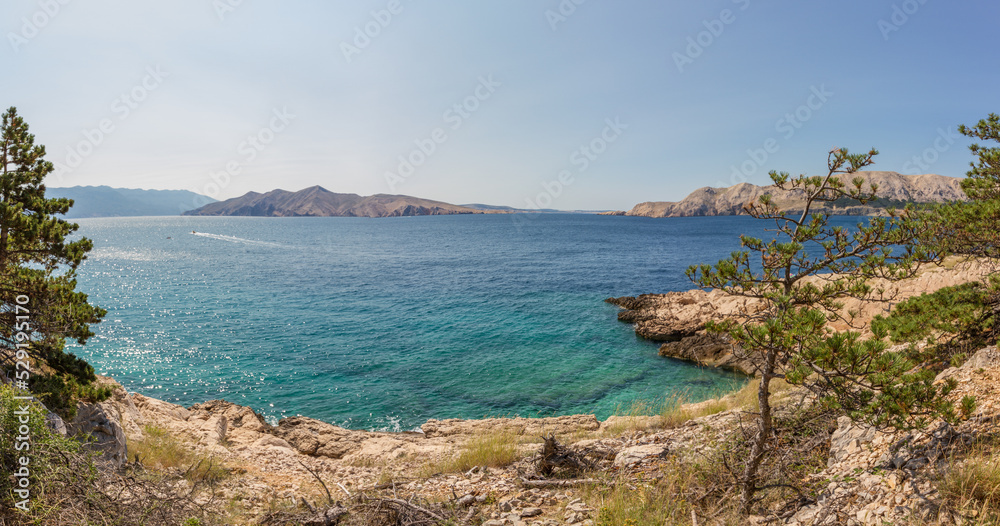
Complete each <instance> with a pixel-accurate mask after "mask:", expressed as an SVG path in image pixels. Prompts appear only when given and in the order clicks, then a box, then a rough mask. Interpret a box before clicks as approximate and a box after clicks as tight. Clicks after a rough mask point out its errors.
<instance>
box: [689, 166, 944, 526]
mask: <svg viewBox="0 0 1000 526" xmlns="http://www.w3.org/2000/svg"><path fill="white" fill-rule="evenodd" d="M877 154H878V152H877V151H875V150H871V151H869V152H867V153H864V154H850V153H848V152H847V150H841V149H837V150H834V151H832V152H830V154H829V156H828V157H827V167H828V171H827V174H826V175H825V176H805V175H802V176H799V177H797V178H790V177H789V175H788V174H787V173H777V172H771V174H770V175H771V179H772V180H773V181H774V184H775V185H776V186H777V187H779V188H782V189H788V188H791V189H798V190H800V191H801V192H802V193H803V195H804V197H805V205H804V210H802V211H801V212H800V213H791V212H785V211H782V210H781V209H779V208H778V206H777V205H776V204H775V203H774V202H773V201H772V200H771V197H770V195H764V196H762V197H761V198H760V200H759V202H756V203H749V204H748V205H747V206H746V207H745V210H746V211H747V212H748V213H749V214H750V215H751V216H753V217H755V218H759V219H766V220H769V221H773V222H774V224H775V227H776V228H775V231H776V233H777V235H776V236H775V238H774V239H773V240H770V241H767V242H765V241H763V240H761V239H757V238H752V237H748V236H741V237H740V240H741V244H742V247H743V248H744V250H742V251H739V252H734V253H733V254H732V256H731V257H730V258H728V259H725V260H722V261H720V262H719V263H717V264H716V265H714V266H710V265H699V266H693V267H691V268H689V269H688V276H689V277H690V278H691V279H692V280H693V281H694V282H695V283H696V284H697V285H699V286H700V287H702V288H711V289H720V290H723V291H725V292H727V293H729V294H733V295H737V296H743V297H746V298H753V299H755V300H757V303H758V305H759V307H760V308H759V309H757V310H753V311H748V312H744V313H742V314H741V315H739V316H736V317H735V318H732V319H727V320H723V321H721V322H717V323H711V324H709V330H710V331H713V332H716V333H722V334H727V335H728V336H729V337H730V339H731V341H732V343H733V345H734V349H736V350H737V352H740V353H745V354H746V356H747V357H748V358H750V359H751V360H752V362H753V363H755V364H757V374H758V376H759V377H760V386H759V388H758V393H757V398H758V402H759V407H760V409H759V411H758V412H757V413H756V415H755V418H754V420H755V423H756V425H755V429H754V430H753V431H752V433H751V436H750V440H749V442H750V451H749V453H748V456H747V457H746V460H745V463H744V465H743V468H742V472H741V473H739V474H737V477H736V478H737V482H738V484H739V487H740V503H739V507H740V510H741V511H742V512H743V513H745V514H746V513H749V512H750V510H751V508H752V506H753V504H754V502H755V494H756V493H757V491H758V490H759V489H760V488H759V482H758V480H757V477H758V472H759V468H760V466H761V464H762V462H763V461H764V460H765V458H766V457H767V456H768V455H769V454H770V453H771V452H772V451H773V449H774V447H775V445H774V440H773V439H774V437H773V432H774V421H773V419H774V415H773V414H772V413H773V408H772V407H771V404H770V401H769V398H770V386H771V382H772V380H774V379H776V378H782V379H784V380H786V381H787V382H788V383H791V384H793V385H801V386H804V387H806V388H808V389H809V390H810V391H812V392H813V393H815V394H816V396H817V398H818V400H819V401H820V402H821V403H822V404H824V405H825V406H827V407H829V408H832V409H835V410H838V411H841V412H843V413H845V414H847V415H849V416H850V417H851V418H852V419H855V420H860V421H865V422H867V423H870V424H872V425H876V426H894V427H900V428H906V427H911V426H921V425H923V424H925V423H926V422H927V421H928V418H929V417H931V416H939V415H943V416H945V417H948V418H952V417H953V415H954V411H953V408H952V406H951V404H950V403H948V402H946V401H945V400H944V395H946V394H947V393H948V391H950V390H951V389H952V388H953V385H951V384H946V385H942V386H934V385H933V380H934V372H933V371H931V370H929V369H926V368H922V367H921V365H922V363H921V360H922V357H921V356H919V355H918V354H916V353H915V352H914V351H912V350H898V351H890V350H887V348H886V344H885V343H884V341H883V340H882V338H884V336H885V331H884V330H882V331H878V332H877V333H876V335H875V336H876V337H875V338H871V339H864V338H862V337H861V334H860V333H859V332H857V331H847V332H841V333H837V332H834V331H832V330H831V329H830V328H829V325H828V322H829V321H831V320H833V319H836V318H838V317H839V318H840V319H841V320H843V321H847V322H851V321H852V320H851V319H850V316H849V315H848V316H846V317H845V316H844V315H843V314H841V313H840V310H841V308H842V303H841V300H843V299H844V298H848V297H855V298H876V297H878V296H880V295H881V294H882V291H881V290H878V289H876V288H874V287H873V285H872V280H873V278H882V279H888V280H897V279H903V278H906V277H909V276H911V275H912V274H913V273H914V272H915V271H916V268H917V265H918V264H919V263H920V262H922V261H929V260H931V259H934V257H935V256H936V254H934V253H929V252H927V251H926V250H925V249H924V248H923V247H922V246H920V245H917V244H914V243H912V241H913V240H914V239H916V238H917V237H918V234H919V233H920V232H922V231H923V229H925V228H926V224H925V219H922V218H921V216H919V215H917V214H915V213H914V212H913V211H912V210H910V209H906V210H903V211H900V212H897V211H895V210H889V217H877V218H872V219H870V220H869V222H868V224H859V225H858V226H857V228H856V230H854V231H850V230H849V229H845V228H841V227H835V226H831V225H830V223H829V219H830V218H829V216H828V215H827V214H824V213H816V212H814V209H815V208H817V205H818V204H821V203H824V202H833V201H837V200H838V199H839V200H843V199H845V198H848V199H852V200H856V201H859V202H861V203H866V202H869V201H871V200H873V199H875V198H876V196H875V193H876V191H877V187H876V186H875V185H866V184H865V181H864V180H863V179H862V178H858V177H856V178H854V179H853V180H852V181H851V182H850V184H847V183H846V182H845V179H846V177H844V176H843V174H852V173H855V172H857V171H858V170H860V169H861V168H863V167H865V166H869V165H871V164H872V163H873V158H874V156H875V155H877ZM751 255H753V257H751Z"/></svg>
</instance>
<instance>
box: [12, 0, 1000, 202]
mask: <svg viewBox="0 0 1000 526" xmlns="http://www.w3.org/2000/svg"><path fill="white" fill-rule="evenodd" d="M0 25H2V26H0V27H2V30H3V32H4V34H5V39H4V40H5V46H4V48H3V49H2V50H0V64H2V66H3V68H2V70H3V75H2V76H0V105H3V106H4V107H7V106H17V107H18V109H19V111H20V113H21V114H22V115H23V116H24V117H25V118H26V119H27V121H28V123H29V124H30V125H31V127H32V131H33V132H34V133H35V134H36V138H37V141H38V142H40V143H42V144H45V145H46V146H47V148H48V152H49V160H51V161H53V162H55V163H57V165H59V166H60V168H59V171H58V175H57V176H53V177H51V178H50V180H49V181H47V183H48V185H49V186H50V187H58V186H75V185H100V184H106V185H111V186H119V187H130V188H160V189H188V190H194V191H197V192H199V193H205V194H209V195H215V196H216V197H220V198H229V197H234V196H238V195H242V194H243V193H245V192H247V191H250V190H254V191H267V190H271V189H274V188H283V189H286V190H299V189H301V188H304V187H307V186H312V185H316V184H319V185H322V186H324V187H325V188H327V189H329V190H332V191H335V192H353V193H359V194H364V195H368V194H374V193H401V194H408V195H416V196H420V197H426V198H431V199H439V200H443V201H448V202H452V203H469V202H480V203H490V204H506V205H513V206H518V207H527V206H530V205H541V206H544V207H553V208H561V209H627V208H629V207H631V206H632V205H634V204H635V203H637V202H640V201H648V200H678V199H681V198H683V197H684V196H685V195H687V194H688V193H689V192H691V191H692V190H694V189H696V188H698V187H702V186H728V185H730V184H733V183H735V182H740V181H741V180H743V179H744V178H745V179H746V180H747V181H749V182H753V183H766V182H768V181H769V179H768V178H767V172H768V171H769V170H772V169H778V170H784V171H789V172H793V173H799V172H808V173H818V172H820V171H822V170H823V169H824V168H825V162H826V154H827V152H828V151H829V150H830V149H831V148H833V147H837V146H843V147H847V148H850V149H854V150H862V149H867V148H870V147H872V146H874V147H877V148H878V149H879V150H880V151H881V152H882V154H881V155H880V156H879V157H878V163H877V164H876V166H875V169H881V170H894V171H899V172H903V173H940V174H944V175H952V176H962V175H964V173H965V171H966V169H967V165H968V162H969V161H970V160H971V156H970V154H969V152H968V150H967V148H966V146H967V145H968V144H969V141H967V140H966V139H965V138H960V137H957V136H956V135H955V133H954V129H955V127H956V125H958V124H960V123H966V124H970V123H974V122H975V121H977V120H978V119H979V118H982V117H984V116H985V115H986V114H987V113H989V112H1000V100H998V97H997V95H998V89H997V88H998V85H1000V82H998V81H1000V67H998V65H1000V64H998V61H997V56H998V54H997V50H998V48H1000V31H998V27H1000V4H998V3H996V2H995V1H994V0H966V1H960V2H955V1H951V2H945V1H944V0H906V1H899V0H839V1H818V0H813V1H769V2H768V1H763V0H711V1H697V2H696V1H683V2H682V1H664V0H659V1H654V0H642V1H640V0H615V1H611V0H502V1H500V0H496V1H492V2H489V1H458V0H452V1H449V2H444V1H432V0H421V1H412V0H391V1H387V0H376V1H354V2H325V1H320V0H290V1H283V2H277V1H265V0H171V1H170V2H167V1H155V2H154V1H150V0H133V1H130V2H122V1H110V0H87V1H84V0H6V1H4V2H3V3H2V4H0ZM765 147H766V149H765ZM914 158H916V160H914ZM401 160H402V162H401ZM227 169H228V170H229V172H228V173H227Z"/></svg>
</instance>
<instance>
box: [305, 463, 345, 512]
mask: <svg viewBox="0 0 1000 526" xmlns="http://www.w3.org/2000/svg"><path fill="white" fill-rule="evenodd" d="M298 462H299V465H300V466H302V467H304V468H306V471H308V472H309V474H310V475H312V476H313V477H316V480H318V481H319V484H320V486H323V491H325V492H326V499H327V504H328V505H330V506H333V495H331V494H330V488H328V487H326V483H325V482H323V479H321V478H319V475H317V474H316V472H315V471H313V470H312V468H310V467H309V466H307V465H305V463H303V462H302V461H301V460H299V461H298ZM340 487H341V488H343V486H340ZM344 491H345V492H346V491H347V490H346V489H345V490H344ZM347 496H348V497H350V496H351V494H350V493H348V494H347Z"/></svg>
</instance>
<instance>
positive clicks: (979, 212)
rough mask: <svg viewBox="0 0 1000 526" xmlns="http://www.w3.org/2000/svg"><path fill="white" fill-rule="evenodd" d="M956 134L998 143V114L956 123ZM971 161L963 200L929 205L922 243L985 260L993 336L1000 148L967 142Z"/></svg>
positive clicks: (998, 328) (999, 298) (999, 270)
mask: <svg viewBox="0 0 1000 526" xmlns="http://www.w3.org/2000/svg"><path fill="white" fill-rule="evenodd" d="M958 131H959V133H961V134H963V135H965V136H967V137H972V138H974V139H980V140H984V141H994V142H1000V116H997V115H996V114H994V113H991V114H990V115H989V116H988V117H987V118H986V119H982V120H980V121H979V122H978V123H977V124H976V125H975V126H972V127H967V126H965V125H961V126H959V127H958ZM969 150H970V151H972V154H973V155H974V156H975V157H976V161H975V162H972V163H969V166H970V167H971V170H969V171H968V172H966V175H967V176H968V177H967V178H966V179H964V180H962V189H963V190H964V191H965V194H966V195H967V196H968V197H969V200H968V201H965V202H956V203H949V204H947V205H943V206H940V207H938V208H936V209H935V210H933V212H932V213H933V214H934V219H935V223H934V226H935V228H934V229H932V230H928V232H927V233H926V236H925V237H926V238H927V239H926V242H927V243H930V244H936V245H937V246H938V247H939V249H940V250H942V251H946V252H951V253H956V254H961V255H966V256H971V257H974V258H976V259H977V260H978V261H979V262H980V263H982V264H984V265H986V270H987V275H986V278H985V279H984V280H983V281H982V282H981V283H980V287H981V288H982V289H983V291H984V292H985V293H986V295H987V296H986V303H985V306H986V309H987V312H988V313H989V316H990V318H991V319H992V321H993V327H992V331H991V332H992V335H991V338H992V340H994V341H996V340H997V339H998V338H1000V147H996V146H992V147H991V146H983V145H980V144H978V143H977V144H972V145H970V146H969Z"/></svg>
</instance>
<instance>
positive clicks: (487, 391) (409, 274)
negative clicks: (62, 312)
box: [73, 214, 761, 430]
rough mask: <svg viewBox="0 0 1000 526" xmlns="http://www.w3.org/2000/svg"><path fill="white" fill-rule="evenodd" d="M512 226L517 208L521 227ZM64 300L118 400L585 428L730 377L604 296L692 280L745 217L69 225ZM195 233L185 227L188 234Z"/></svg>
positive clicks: (375, 425)
mask: <svg viewBox="0 0 1000 526" xmlns="http://www.w3.org/2000/svg"><path fill="white" fill-rule="evenodd" d="M522 217H523V216H522ZM79 223H80V225H81V233H82V234H83V235H86V236H87V237H90V238H91V239H93V241H94V245H95V250H94V251H93V252H92V254H91V256H90V258H89V259H88V260H87V261H86V262H85V263H84V264H83V265H82V267H81V270H80V280H79V281H80V285H79V288H80V289H81V290H83V291H84V292H87V293H89V294H90V295H91V299H92V300H93V302H94V303H96V304H98V305H100V306H102V307H104V308H106V309H108V316H107V317H106V319H105V321H104V322H103V323H101V324H100V325H98V326H96V327H95V332H96V333H97V335H96V336H95V337H94V338H93V339H92V340H91V342H90V343H88V344H87V345H86V346H85V347H82V348H81V347H76V348H74V349H73V352H75V353H77V354H78V355H80V356H82V357H84V358H85V359H87V360H88V361H90V362H91V363H92V364H93V365H94V367H95V369H97V371H98V372H99V373H100V374H106V375H110V376H113V377H115V378H116V379H118V380H119V381H120V382H122V383H123V384H124V385H125V386H126V387H127V388H128V389H130V390H133V391H137V392H140V393H143V394H146V395H149V396H153V397H157V398H161V399H164V400H168V401H171V402H175V403H179V404H182V405H190V404H193V403H197V402H202V401H206V400H211V399H219V398H221V399H226V400H230V401H232V402H235V403H238V404H243V405H248V406H251V407H253V408H254V409H255V410H257V411H259V412H261V413H262V414H264V415H265V416H266V417H267V418H268V419H269V420H271V421H272V422H273V421H275V420H276V419H278V418H281V417H284V416H292V415H296V414H302V415H306V416H310V417H313V418H317V419H321V420H325V421H328V422H332V423H336V424H339V425H343V426H346V427H351V428H365V429H397V430H398V429H411V428H414V427H416V426H419V425H420V424H422V423H423V422H425V421H426V420H427V419H429V418H480V417H484V416H499V415H510V416H512V415H521V416H553V415H564V414H576V413H595V414H596V415H597V416H598V417H599V418H604V417H607V416H609V415H610V414H613V413H614V412H615V411H616V409H618V408H621V407H628V406H629V405H630V404H631V403H632V402H633V401H635V400H647V401H648V400H652V401H655V400H659V399H662V398H663V397H665V396H670V395H672V394H676V393H684V394H685V395H686V396H687V397H688V398H689V399H703V398H707V397H710V396H713V395H715V394H716V393H718V392H719V391H720V390H724V389H731V388H732V387H734V386H735V385H737V384H738V383H739V382H740V381H741V379H740V377H738V376H736V375H733V374H729V373H725V372H721V371H716V370H710V369H704V368H699V367H696V366H692V365H690V364H687V363H683V362H678V361H674V360H669V359H664V358H660V357H659V356H657V354H656V351H657V344H655V343H651V342H647V341H644V340H641V339H639V338H637V337H636V336H635V334H634V332H633V331H632V328H631V327H630V326H629V325H626V324H623V323H619V322H618V321H617V319H616V313H617V311H618V309H617V308H616V307H614V306H611V305H608V304H606V303H604V302H603V300H604V299H605V298H607V297H609V296H622V295H635V294H640V293H647V292H667V291H672V290H684V289H689V288H691V285H690V283H689V282H688V281H687V280H686V278H684V275H683V270H684V268H686V267H687V265H689V264H693V263H699V262H715V261H717V260H718V259H720V258H722V257H725V256H727V255H728V254H729V252H730V251H732V250H734V249H736V248H738V234H739V233H740V232H753V231H757V232H760V229H761V226H760V225H759V224H757V223H755V222H754V221H753V220H752V219H749V218H744V217H712V218H679V219H661V220H650V219H645V218H630V217H602V216H591V215H576V214H559V215H539V216H533V217H532V218H531V219H527V220H524V219H522V220H517V221H515V220H514V219H513V218H512V217H511V216H506V215H487V216H439V217H415V218H389V219H374V220H373V219H355V218H194V217H192V218H188V217H158V218H108V219H87V220H80V221H79ZM192 231H197V233H192Z"/></svg>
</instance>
